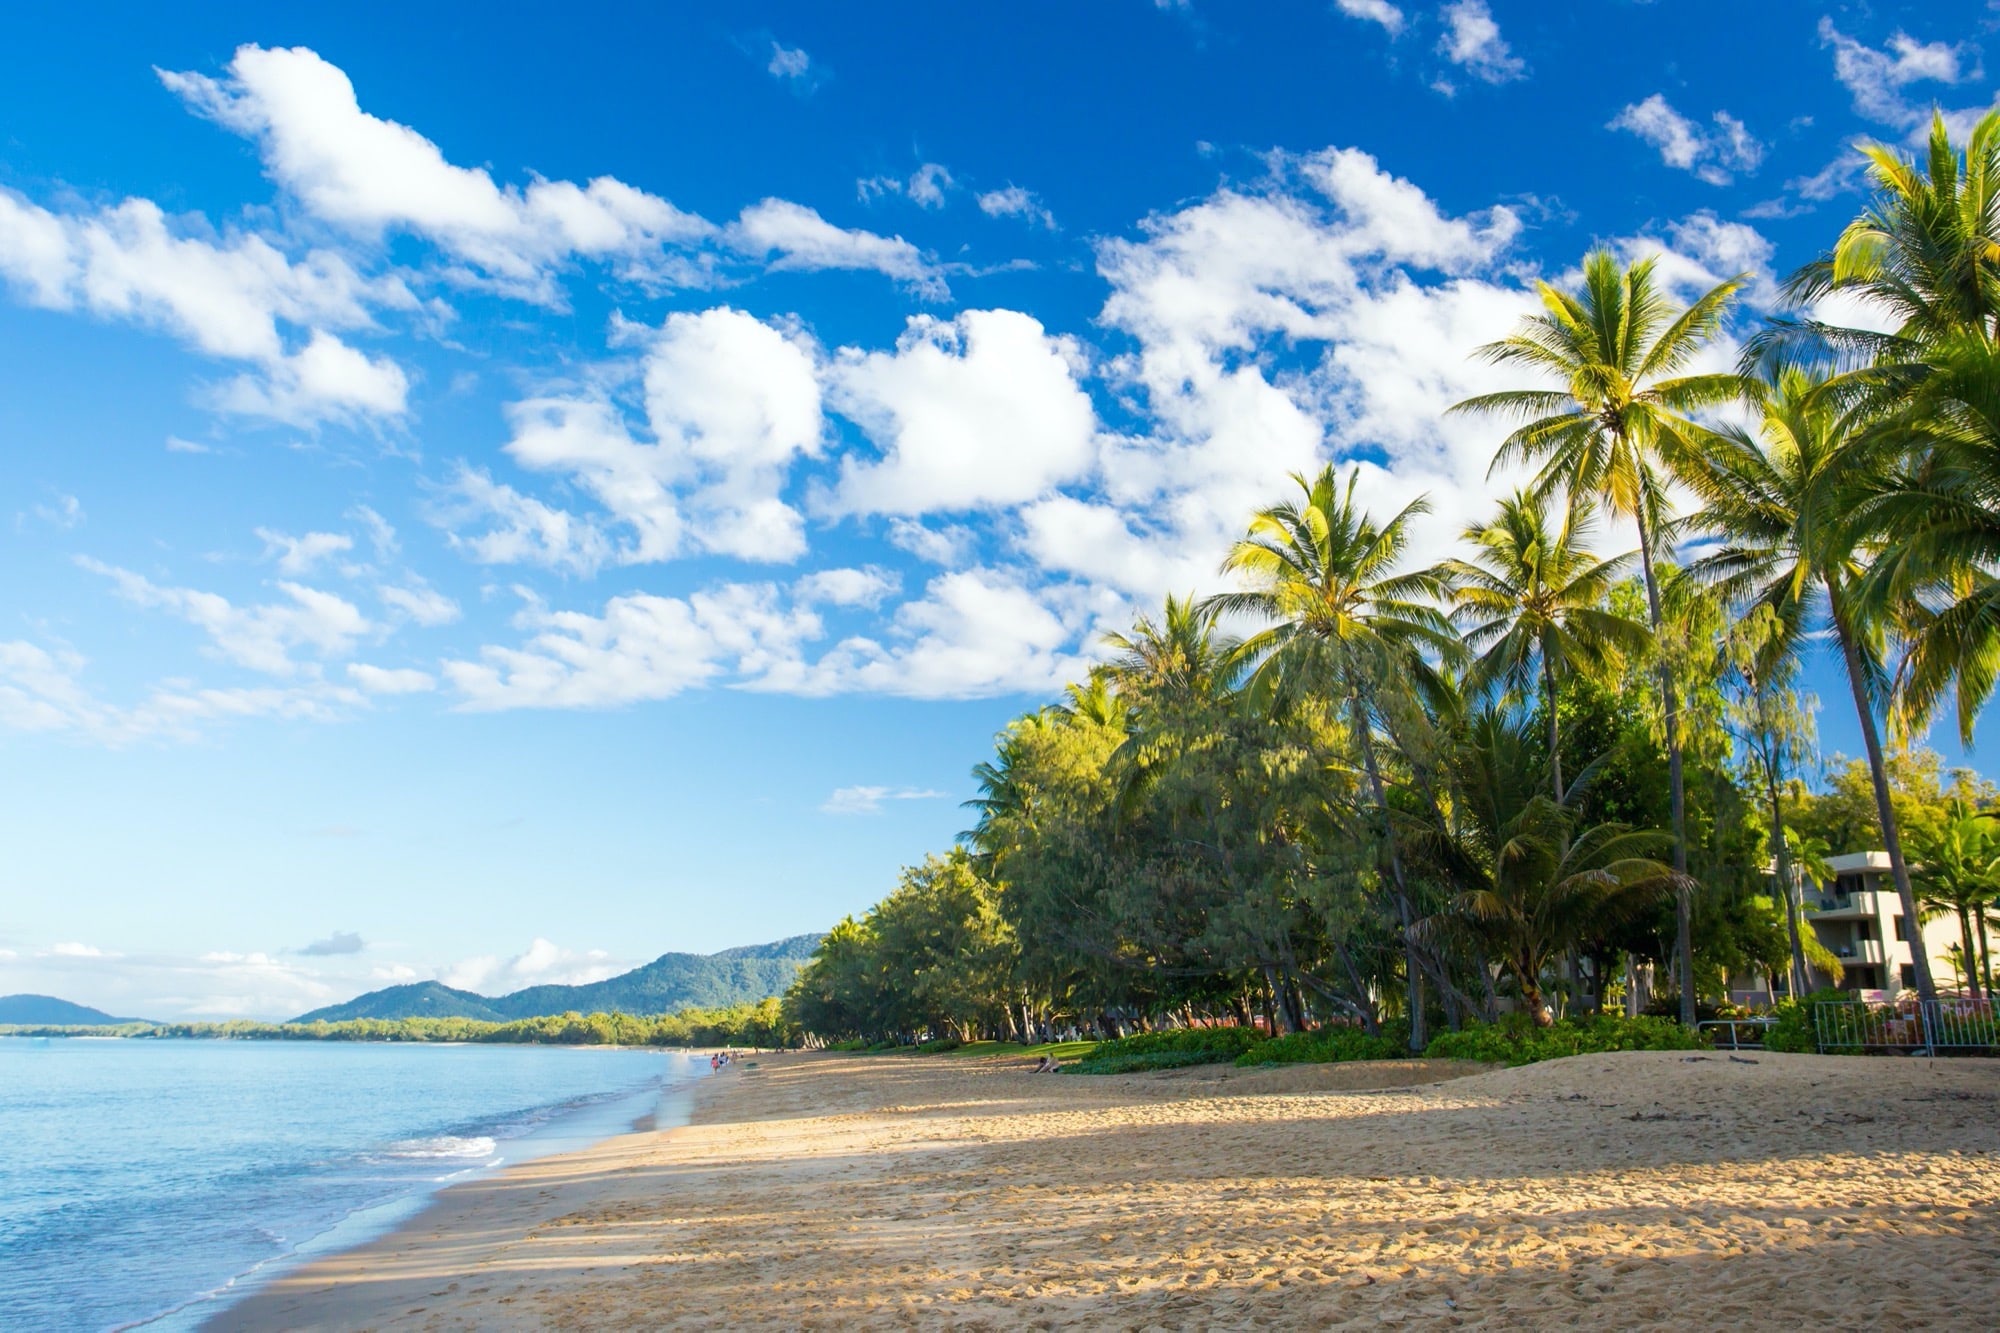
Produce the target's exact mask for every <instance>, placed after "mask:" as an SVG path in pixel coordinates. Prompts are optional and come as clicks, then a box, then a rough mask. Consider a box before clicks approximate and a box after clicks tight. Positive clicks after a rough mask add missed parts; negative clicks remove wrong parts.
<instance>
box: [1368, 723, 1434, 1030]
mask: <svg viewBox="0 0 2000 1333" xmlns="http://www.w3.org/2000/svg"><path fill="white" fill-rule="evenodd" d="M1353 698H1354V708H1353V711H1354V727H1355V730H1356V732H1357V733H1358V734H1359V738H1360V741H1361V763H1362V768H1363V769H1364V770H1365V771H1366V772H1367V774H1368V789H1369V792H1370V794H1371V795H1373V796H1374V798H1375V810H1376V813H1378V814H1379V815H1381V817H1382V846H1383V850H1384V851H1385V852H1386V853H1387V854H1388V861H1389V880H1390V882H1391V883H1392V884H1394V885H1395V886H1396V915H1397V918H1398V920H1399V921H1400V922H1401V923H1402V927H1403V968H1404V971H1405V972H1406V974H1407V975H1408V978H1409V982H1408V984H1409V990H1410V1049H1411V1050H1412V1051H1416V1052H1421V1051H1422V1050H1423V1049H1424V1047H1425V1046H1427V1045H1429V1044H1430V1043H1429V1042H1428V1041H1426V1040H1425V1033H1424V970H1423V960H1422V959H1421V958H1419V957H1418V956H1417V937H1416V933H1415V931H1413V930H1412V929H1411V927H1412V925H1413V924H1414V922H1413V921H1412V920H1411V913H1410V891H1409V886H1408V885H1407V884H1405V883H1404V882H1403V858H1402V857H1401V856H1400V855H1398V854H1397V852H1396V831H1395V829H1394V828H1393V827H1392V826H1391V825H1390V823H1389V793H1388V788H1387V787H1386V786H1384V785H1383V782H1382V770H1381V768H1380V767H1379V766H1378V765H1377V764H1376V762H1375V724H1374V722H1373V721H1372V720H1371V719H1370V718H1369V716H1368V704H1367V701H1366V700H1365V699H1363V697H1362V695H1361V693H1360V691H1358V690H1357V691H1356V692H1355V694H1354V696H1353Z"/></svg>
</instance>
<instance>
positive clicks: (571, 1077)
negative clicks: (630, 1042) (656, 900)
mask: <svg viewBox="0 0 2000 1333" xmlns="http://www.w3.org/2000/svg"><path fill="white" fill-rule="evenodd" d="M697 1072H699V1073H701V1074H706V1073H707V1072H708V1063H707V1060H706V1058H703V1059H701V1060H698V1061H697V1060H694V1059H691V1058H690V1057H688V1056H687V1055H685V1054H682V1053H677V1052H662V1051H641V1050H603V1049H593V1048H589V1047H537V1046H415V1045H386V1044H363V1043H331V1042H328V1043H318V1042H232V1041H102V1040H83V1041H78V1040H55V1041H37V1040H33V1039H24V1038H0V1329H9V1330H12V1329H64V1330H67V1329H105V1328H117V1327H121V1326H128V1325H131V1324H134V1323H139V1322H146V1323H147V1324H148V1327H149V1328H179V1327H188V1326H191V1325H193V1324H194V1323H196V1322H198V1321H199V1320H201V1319H204V1318H207V1317H208V1316H210V1315H212V1314H214V1313H215V1312H216V1310H217V1309H219V1308H220V1305H219V1304H218V1302H221V1301H227V1300H228V1299H230V1298H232V1297H234V1296H237V1295H240V1294H241V1293H242V1292H243V1291H245V1290H247V1289H248V1288H249V1287H250V1286H251V1285H252V1284H254V1283H255V1282H256V1281H257V1280H258V1279H259V1278H262V1277H268V1276H269V1275H270V1274H271V1273H272V1272H274V1271H276V1270H277V1269H279V1268H281V1267H282V1265H283V1264H285V1263H286V1262H289V1261H292V1260H295V1259H296V1258H298V1257H299V1256H300V1255H301V1254H312V1253H317V1252H322V1251H325V1250H329V1249H335V1248H340V1247H342V1246H346V1245H351V1244H355V1243H358V1242H359V1241H361V1240H365V1239H367V1238H368V1236H369V1235H371V1234H374V1233H377V1232H380V1231H381V1230H384V1229H386V1228H387V1227H389V1226H391V1225H394V1224H395V1223H396V1222H397V1221H400V1220H401V1219H402V1218H404V1217H406V1216H408V1215H409V1214H411V1213H413V1212H415V1211H416V1209H417V1208H419V1207H421V1206H422V1203H423V1202H424V1200H425V1199H426V1198H427V1197H428V1196H429V1195H430V1194H431V1193H433V1192H434V1191H436V1190H437V1189H438V1188H440V1187H441V1186H443V1185H444V1184H448V1183H449V1182H450V1181H452V1180H455V1179H463V1178H464V1177H466V1176H467V1175H469V1174H471V1173H474V1172H477V1171H484V1170H490V1169H492V1168H493V1167H495V1166H498V1165H501V1164H503V1163H505V1162H509V1161H519V1160H521V1159H523V1158H525V1157H530V1156H537V1155H541V1154H543V1153H548V1152H560V1151H565V1150H568V1149H572V1148H576V1147H581V1146H583V1145H584V1144H586V1143H589V1142H593V1141H595V1140H597V1139H601V1138H605V1137H609V1136H610V1135H612V1134H617V1133H622V1132H624V1131H625V1130H627V1129H629V1128H630V1127H631V1125H632V1123H633V1122H634V1121H635V1120H637V1119H638V1118H639V1117H641V1116H643V1115H651V1114H656V1113H658V1112H659V1110H660V1109H661V1102H662V1098H663V1097H670V1095H671V1090H672V1089H673V1088H675V1087H677V1086H679V1085H682V1084H685V1083H686V1082H687V1081H689V1080H691V1079H692V1078H694V1077H695V1076H696V1074H697Z"/></svg>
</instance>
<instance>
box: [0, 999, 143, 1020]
mask: <svg viewBox="0 0 2000 1333" xmlns="http://www.w3.org/2000/svg"><path fill="white" fill-rule="evenodd" d="M145 1021H146V1020H145V1019H143V1018H113V1017H112V1016H111V1015H110V1014H107V1013H105V1012H104V1011H103V1010H102V1009H93V1008H91V1007H90V1006H89V1005H87V1004H72V1003H70V1002H69V1001H68V1000H58V999H57V998H56V997H55V996H53V995H0V1023H9V1024H14V1025H16V1026H19V1027H35V1028H51V1027H102V1026H108V1025H110V1024H113V1023H143V1022H145Z"/></svg>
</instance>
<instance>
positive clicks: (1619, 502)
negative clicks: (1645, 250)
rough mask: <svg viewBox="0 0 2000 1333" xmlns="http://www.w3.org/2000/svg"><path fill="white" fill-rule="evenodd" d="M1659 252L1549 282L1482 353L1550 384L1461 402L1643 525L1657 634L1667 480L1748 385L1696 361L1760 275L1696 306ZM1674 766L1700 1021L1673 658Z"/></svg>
mask: <svg viewBox="0 0 2000 1333" xmlns="http://www.w3.org/2000/svg"><path fill="white" fill-rule="evenodd" d="M1653 263H1654V261H1653V260H1651V259H1644V260H1640V261H1638V262H1637V263H1634V264H1632V265H1631V266H1629V267H1626V268H1621V267H1620V266H1619V263H1618V261H1617V259H1616V258H1614V257H1613V256H1612V255H1611V254H1609V253H1608V252H1606V251H1602V250H1600V251H1597V252H1595V253H1593V254H1591V255H1589V256H1588V257H1586V258H1585V260H1584V263H1583V288H1582V290H1581V291H1580V292H1576V293H1571V292H1566V291H1563V290H1561V289H1559V288H1557V287H1555V286H1552V285H1551V284H1549V283H1546V282H1544V283H1540V284H1538V290H1539V291H1540V294H1541V298H1542V305H1543V307H1544V310H1543V313H1542V314H1539V315H1534V316H1530V317H1528V318H1527V319H1524V320H1523V321H1522V322H1521V326H1520V328H1519V330H1518V331H1516V332H1515V333H1514V334H1512V335H1511V336H1509V337H1507V338H1503V339H1501V340H1500V341H1499V342H1495V343H1488V344H1487V345H1486V346H1484V347H1482V348H1480V349H1479V352H1478V355H1479V356H1481V357H1482V358H1484V359H1485V360H1487V361H1490V362H1492V363H1494V364H1495V365H1502V366H1521V367H1524V368H1526V369H1530V370H1535V371H1539V372H1540V373H1541V374H1542V375H1543V376H1544V377H1545V378H1546V380H1547V381H1548V382H1549V385H1548V386H1547V387H1542V388H1533V389H1508V390H1503V391H1501V392H1499V393H1489V394H1481V395H1479V396H1478V397H1475V398H1469V399H1467V400H1465V401H1464V402H1462V403H1458V404H1455V405H1454V406H1453V407H1452V408H1451V410H1452V411H1453V412H1472V413H1479V414H1483V415H1498V416H1503V417H1508V418H1512V419H1514V420H1516V421H1518V422H1520V423H1521V424H1520V425H1519V426H1517V427H1516V428H1515V430H1514V432H1513V433H1512V434H1511V435H1509V436H1508V437H1507V439H1506V440H1505V442H1503V443H1502V445H1501V447H1500V451H1499V453H1498V455H1497V456H1496V457H1495V458H1494V460H1493V465H1494V467H1496V468H1497V467H1500V466H1502V465H1503V464H1507V463H1511V462H1514V461H1516V460H1520V461H1524V462H1527V463H1530V464H1539V465H1540V468H1541V470H1540V472H1539V474H1538V475H1537V477H1536V480H1535V489H1536V490H1538V491H1540V492H1542V493H1543V494H1548V493H1550V492H1552V491H1554V490H1556V489H1558V488H1562V489H1566V490H1567V491H1568V492H1569V494H1570V496H1571V497H1572V498H1576V497H1582V496H1594V497H1596V498H1597V499H1598V500H1600V501H1602V502H1603V504H1604V506H1605V507H1606V509H1608V510H1609V511H1610V512H1611V513H1612V514H1613V515H1615V516H1617V517H1620V518H1629V519H1632V520H1633V521H1634V522H1635V523H1636V524H1637V525H1638V529H1639V560H1640V566H1641V569H1642V571H1643V572H1644V574H1645V578H1646V605H1647V610H1648V612H1649V613H1650V616H1651V621H1652V628H1653V632H1654V634H1655V635H1656V636H1657V635H1658V634H1659V631H1660V626H1661V623H1662V615H1661V609H1660V582H1659V579H1658V577H1657V575H1656V573H1655V571H1654V568H1653V564H1654V558H1655V556H1656V555H1657V554H1658V553H1659V552H1658V550H1657V549H1656V548H1657V547H1658V545H1659V543H1660V541H1661V539H1662V536H1663V532H1662V529H1663V527H1664V525H1665V522H1666V519H1667V517H1668V514H1667V509H1668V504H1667V494H1666V489H1667V482H1668V480H1669V474H1670V473H1671V472H1672V471H1673V470H1675V469H1676V468H1677V467H1678V465H1679V460H1680V459H1681V458H1682V457H1683V456H1685V455H1687V454H1690V453H1693V452H1696V451H1697V449H1698V447H1699V444H1700V442H1701V440H1702V439H1703V438H1704V436H1705V435H1706V432H1705V431H1704V430H1703V429H1702V428H1701V427H1699V426H1697V425H1696V424H1695V423H1694V422H1693V421H1692V420H1690V414H1691V413H1694V412H1699V411H1701V410H1703V409H1705V408H1710V407H1714V406H1717V405H1720V404H1722V403H1726V402H1728V401H1730V400H1732V399H1734V398H1736V397H1738V396H1739V395H1740V394H1741V393H1742V381H1741V379H1740V378H1739V377H1738V376H1736V375H1734V374H1719V373H1696V374H1688V373H1683V372H1686V371H1687V370H1688V369H1689V367H1690V366H1691V365H1692V364H1693V363H1694V361H1695V360H1696V358H1697V357H1698V356H1699V355H1700V354H1701V352H1702V349H1703V348H1704V347H1705V346H1706V345H1707V344H1708V342H1709V341H1710V339H1711V338H1712V337H1713V336H1714V334H1715V332H1716V330H1717V329H1718V328H1719V327H1720V325H1721V321H1722V314H1723V310H1724V308H1725V307H1726V306H1727V305H1728V303H1729V299H1730V297H1731V296H1733V295H1734V294H1735V292H1736V290H1737V289H1738V288H1739V287H1741V286H1742V285H1743V282H1744V281H1745V280H1746V278H1747V276H1748V275H1741V276H1738V277H1735V278H1732V279H1730V280H1729V281H1727V282H1724V283H1721V284H1719V285H1717V286H1716V287H1714V288H1713V289H1711V290H1710V291H1708V292H1706V293H1704V294H1703V295H1702V296H1701V297H1699V298H1698V299H1697V300H1695V302H1694V303H1693V304H1691V305H1689V306H1688V307H1686V308H1685V309H1681V310H1676V309H1675V308H1674V304H1673V302H1672V300H1671V299H1670V298H1669V297H1668V295H1667V294H1666V293H1665V292H1664V291H1663V290H1662V289H1661V288H1660V286H1659V285H1658V283H1657V282H1656V281H1655V280H1654V277H1653ZM1659 678H1660V703H1661V709H1662V712H1663V713H1664V715H1665V724H1666V742H1667V774H1668V781H1669V784H1670V786H1671V788H1672V793H1673V823H1674V871H1675V873H1676V874H1677V875H1678V876H1680V878H1679V880H1678V881H1677V883H1679V884H1680V885H1681V886H1682V887H1681V893H1680V899H1679V902H1678V903H1677V904H1676V953H1677V954H1678V956H1679V963H1680V987H1681V1021H1682V1022H1683V1023H1686V1024H1688V1025H1689V1026H1693V1024H1694V1021H1695V1008H1694V938H1693V922H1694V904H1693V900H1692V896H1691V895H1690V894H1689V892H1688V890H1687V885H1688V884H1689V882H1690V881H1688V879H1687V878H1686V876H1687V795H1686V789H1685V786H1684V784H1683V781H1682V773H1681V739H1680V710H1679V701H1678V698H1677V692H1676V690H1675V688H1674V680H1673V670H1672V666H1671V664H1670V663H1669V662H1668V661H1667V660H1666V659H1665V658H1664V657H1662V659H1661V660H1660V662H1659Z"/></svg>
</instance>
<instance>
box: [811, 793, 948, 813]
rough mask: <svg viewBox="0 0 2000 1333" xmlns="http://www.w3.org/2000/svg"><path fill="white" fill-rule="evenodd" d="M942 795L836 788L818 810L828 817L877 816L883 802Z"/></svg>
mask: <svg viewBox="0 0 2000 1333" xmlns="http://www.w3.org/2000/svg"><path fill="white" fill-rule="evenodd" d="M944 795H945V793H943V792H941V791H931V790H929V789H927V788H918V787H836V788H834V791H833V795H831V796H829V797H827V798H826V800H825V801H823V802H822V803H821V804H820V807H819V808H820V810H821V811H823V812H824V813H826V814H829V815H879V814H881V813H882V802H884V801H936V800H942V799H943V798H944Z"/></svg>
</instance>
